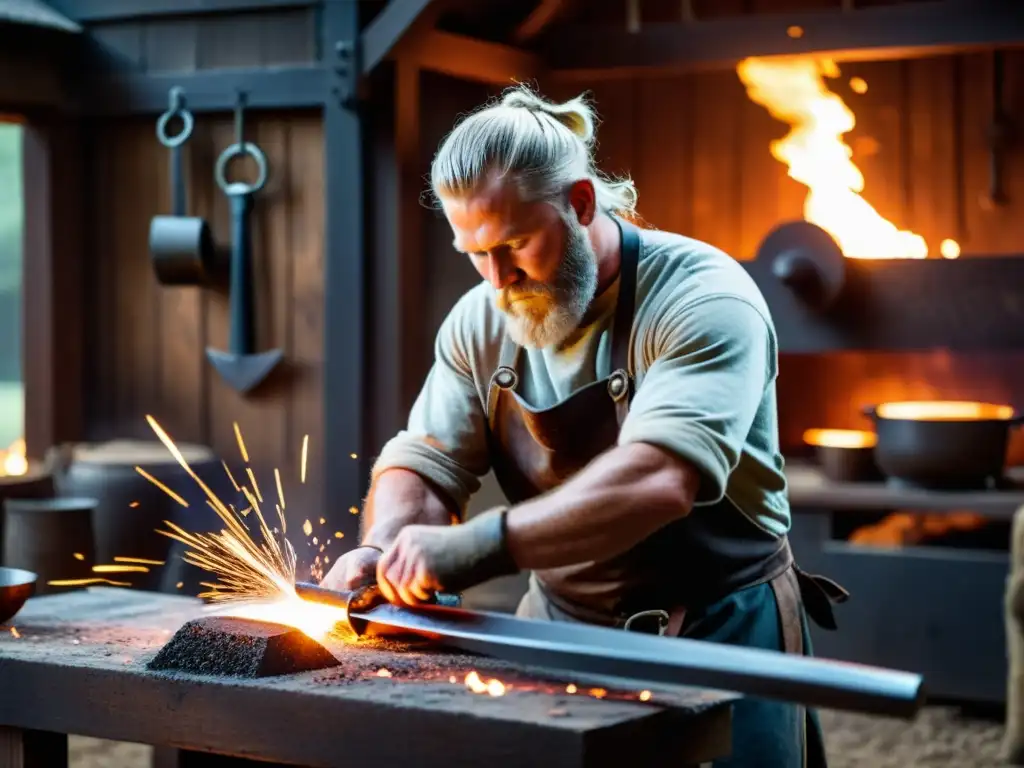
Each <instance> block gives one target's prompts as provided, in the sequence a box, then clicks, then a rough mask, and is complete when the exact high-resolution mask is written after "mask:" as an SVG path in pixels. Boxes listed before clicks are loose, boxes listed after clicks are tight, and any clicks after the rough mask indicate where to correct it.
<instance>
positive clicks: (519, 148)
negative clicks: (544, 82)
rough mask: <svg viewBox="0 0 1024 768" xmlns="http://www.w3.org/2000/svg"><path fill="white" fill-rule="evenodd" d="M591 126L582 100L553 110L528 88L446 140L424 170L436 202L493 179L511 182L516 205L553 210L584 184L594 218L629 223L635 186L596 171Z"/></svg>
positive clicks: (467, 120) (592, 116) (593, 120)
mask: <svg viewBox="0 0 1024 768" xmlns="http://www.w3.org/2000/svg"><path fill="white" fill-rule="evenodd" d="M597 122H598V120H597V114H596V113H595V111H594V109H593V108H592V107H591V106H590V105H589V104H588V103H587V101H586V99H585V96H584V95H580V96H577V97H576V98H574V99H570V100H569V101H566V102H564V103H562V104H556V103H554V102H551V101H548V100H546V99H545V98H543V97H542V96H540V95H539V94H536V93H534V92H533V91H532V90H530V89H529V88H528V87H526V86H522V85H520V86H517V87H514V88H510V89H509V90H507V91H506V92H505V93H504V94H503V95H502V96H501V98H500V99H499V100H498V101H497V102H492V103H489V104H484V105H483V106H482V107H480V108H479V109H477V110H476V111H475V112H472V113H470V114H469V115H467V116H466V117H464V118H463V119H462V120H461V121H460V122H459V123H458V124H457V125H456V126H455V128H454V129H453V130H452V131H451V133H449V134H448V136H447V137H445V139H444V141H443V142H442V143H441V146H440V147H439V148H438V151H437V154H436V155H434V161H433V163H432V164H431V168H430V185H431V189H432V191H433V193H434V197H435V199H437V198H439V196H440V195H454V196H460V195H465V194H469V193H471V192H472V191H473V190H474V189H476V187H477V186H478V185H479V184H480V182H481V181H482V180H483V178H484V177H485V176H486V175H487V174H488V173H492V172H494V173H498V174H499V175H500V176H502V177H505V176H507V177H509V178H511V179H513V180H514V181H515V182H516V184H517V185H518V187H519V192H520V195H521V196H522V199H524V200H526V201H529V202H554V201H557V200H559V199H561V198H562V197H563V196H564V195H565V193H566V192H567V191H568V189H569V187H570V186H571V185H572V184H573V183H575V182H577V181H579V180H580V179H590V181H591V182H592V183H593V185H594V190H595V193H596V197H597V208H598V210H599V211H601V212H603V213H618V214H621V215H623V216H626V217H629V216H633V215H635V212H636V201H637V192H636V187H635V186H634V184H633V181H632V180H631V179H630V178H629V177H620V178H612V177H610V176H607V175H605V174H603V173H602V172H601V171H599V170H598V169H597V168H596V166H595V164H594V154H593V150H594V147H595V144H596V139H595V129H596V126H597Z"/></svg>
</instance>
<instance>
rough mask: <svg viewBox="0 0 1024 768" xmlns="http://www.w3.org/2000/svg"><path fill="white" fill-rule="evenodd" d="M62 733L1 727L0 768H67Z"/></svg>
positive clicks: (64, 738) (65, 738)
mask: <svg viewBox="0 0 1024 768" xmlns="http://www.w3.org/2000/svg"><path fill="white" fill-rule="evenodd" d="M67 765H68V737H67V736H66V735H65V734H63V733H50V732H49V731H30V730H27V729H23V728H8V727H7V726H0V768H67Z"/></svg>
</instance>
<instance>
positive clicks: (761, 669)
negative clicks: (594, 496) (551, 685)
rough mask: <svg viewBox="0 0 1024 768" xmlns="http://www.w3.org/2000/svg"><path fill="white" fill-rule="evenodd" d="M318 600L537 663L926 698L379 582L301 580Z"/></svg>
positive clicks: (871, 706)
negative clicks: (352, 585)
mask: <svg viewBox="0 0 1024 768" xmlns="http://www.w3.org/2000/svg"><path fill="white" fill-rule="evenodd" d="M295 591H296V593H298V595H299V596H300V597H301V598H303V599H305V600H309V601H311V602H318V603H326V604H330V605H336V606H338V607H341V608H344V609H345V611H346V622H347V624H348V628H349V629H350V630H351V631H352V632H354V633H355V634H356V635H362V634H364V633H367V632H368V631H371V630H374V629H375V628H376V629H379V628H384V629H385V630H387V631H392V632H393V631H396V630H399V631H403V632H407V633H410V634H414V635H420V636H425V637H429V638H431V639H433V640H436V641H438V642H440V643H441V644H443V645H446V646H450V647H453V648H458V649H461V650H465V651H472V652H474V653H482V654H485V655H487V656H493V657H495V658H499V659H504V660H506V661H512V662H517V663H521V664H527V665H532V666H537V667H546V668H551V669H556V670H562V671H565V672H572V673H576V674H592V675H602V676H610V677H619V678H625V679H627V680H634V681H637V682H644V683H649V684H650V685H652V686H656V685H657V684H659V683H661V684H675V685H690V686H701V687H705V688H717V689H719V690H728V691H735V692H736V693H740V694H743V695H747V696H756V697H760V698H767V699H778V700H781V701H789V702H794V703H797V704H803V705H805V706H811V707H828V708H831V709H845V710H850V711H854V712H867V713H872V714H883V715H891V716H895V717H905V718H910V717H913V716H914V715H915V714H916V713H917V712H918V710H920V708H921V707H922V706H923V705H924V693H923V690H922V679H921V676H920V675H917V674H913V673H910V672H898V671H895V670H890V669H882V668H879V667H869V666H863V665H860V664H850V663H847V662H841V661H831V660H828V659H818V658H810V657H805V656H797V655H794V654H786V653H782V652H779V651H766V650H760V649H756V648H743V647H739V646H731V645H724V644H721V643H711V642H707V641H703V640H689V639H685V638H669V637H659V636H657V635H652V634H647V633H640V632H625V631H622V630H617V629H607V628H604V627H595V626H589V625H586V624H569V623H565V622H548V621H532V620H526V619H518V618H515V617H512V616H507V615H504V614H498V613H488V612H478V611H467V610H463V609H460V608H456V607H446V604H447V605H450V604H451V602H452V600H451V598H440V599H438V600H437V601H436V602H437V604H436V605H425V606H422V607H416V608H406V607H400V606H396V605H391V604H390V603H388V602H387V601H385V600H384V599H383V597H382V595H381V593H380V589H379V588H378V587H377V586H368V587H363V588H360V589H357V590H354V591H352V592H333V591H331V590H327V589H324V588H323V587H319V586H317V585H315V584H306V583H299V584H296V585H295Z"/></svg>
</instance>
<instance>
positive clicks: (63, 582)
mask: <svg viewBox="0 0 1024 768" xmlns="http://www.w3.org/2000/svg"><path fill="white" fill-rule="evenodd" d="M46 583H47V584H48V585H49V586H51V587H88V586H90V585H91V584H106V585H107V586H108V587H130V586H131V585H132V584H131V582H130V581H111V580H110V579H101V578H99V577H96V578H92V579H55V580H53V581H48V582H46Z"/></svg>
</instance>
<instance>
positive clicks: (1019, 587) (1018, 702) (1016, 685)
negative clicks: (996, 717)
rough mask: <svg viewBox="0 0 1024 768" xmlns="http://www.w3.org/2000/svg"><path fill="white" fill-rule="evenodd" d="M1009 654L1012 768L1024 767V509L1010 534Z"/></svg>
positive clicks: (1007, 738) (1007, 737)
mask: <svg viewBox="0 0 1024 768" xmlns="http://www.w3.org/2000/svg"><path fill="white" fill-rule="evenodd" d="M1003 608H1004V617H1005V621H1006V651H1007V658H1008V662H1009V669H1008V670H1007V684H1006V689H1007V690H1006V732H1005V734H1004V737H1003V757H1004V759H1006V760H1007V761H1008V762H1009V763H1011V764H1013V765H1022V764H1024V507H1021V508H1020V509H1018V510H1017V511H1016V513H1014V515H1013V528H1012V531H1011V533H1010V573H1009V575H1008V576H1007V578H1006V594H1005V602H1004V604H1003Z"/></svg>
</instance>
